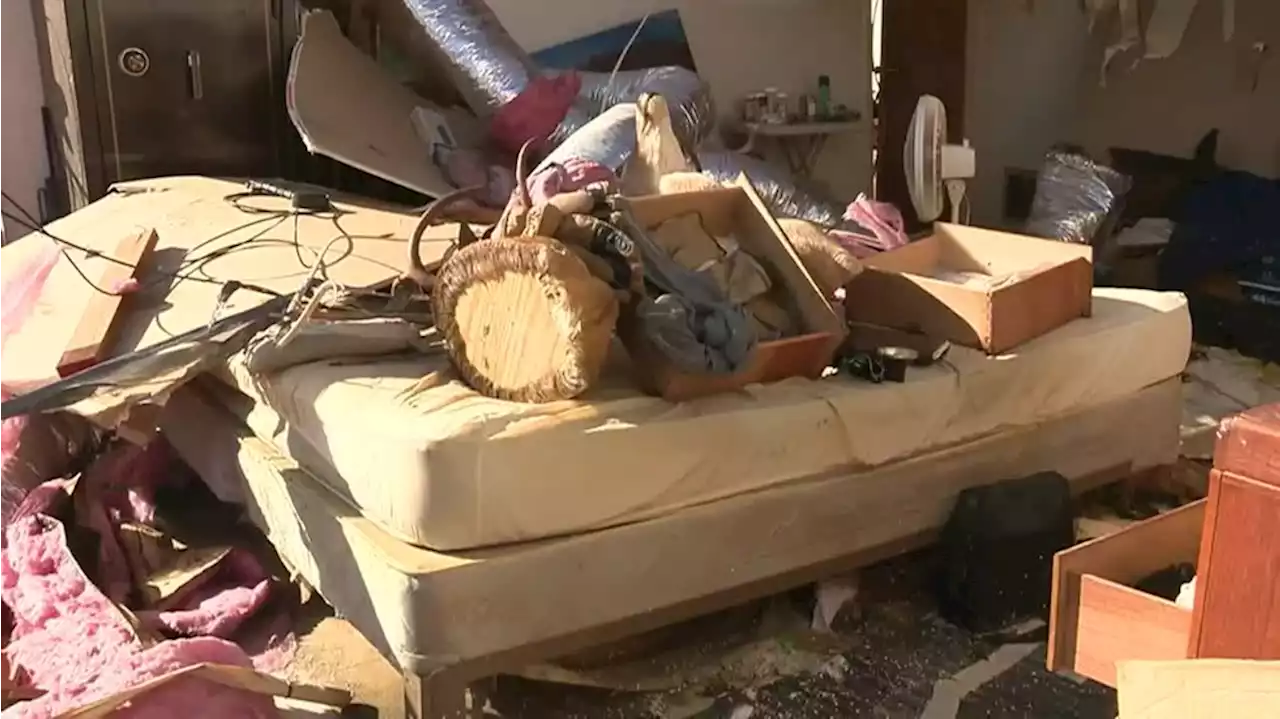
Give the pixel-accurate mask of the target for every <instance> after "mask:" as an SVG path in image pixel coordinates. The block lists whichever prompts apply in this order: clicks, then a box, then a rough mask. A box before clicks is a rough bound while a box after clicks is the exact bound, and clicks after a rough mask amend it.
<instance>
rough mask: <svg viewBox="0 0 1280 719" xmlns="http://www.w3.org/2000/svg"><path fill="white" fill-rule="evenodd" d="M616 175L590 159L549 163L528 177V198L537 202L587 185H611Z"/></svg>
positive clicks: (613, 183)
mask: <svg viewBox="0 0 1280 719" xmlns="http://www.w3.org/2000/svg"><path fill="white" fill-rule="evenodd" d="M617 181H618V176H617V175H615V174H613V170H610V169H609V168H607V167H605V166H604V165H601V164H600V163H598V162H593V161H591V160H583V159H579V158H573V159H570V160H568V161H567V162H565V163H564V164H559V165H550V166H548V167H547V168H546V169H544V170H542V171H541V172H539V173H537V174H535V175H533V176H532V177H530V178H529V199H531V200H533V203H534V204H535V205H536V204H539V203H542V202H546V201H547V200H549V199H551V198H552V197H555V196H556V195H559V194H560V193H562V192H576V191H578V190H581V189H583V188H585V187H587V186H588V185H594V184H596V183H604V184H606V185H608V186H610V187H613V186H614V185H615V184H616V183H617Z"/></svg>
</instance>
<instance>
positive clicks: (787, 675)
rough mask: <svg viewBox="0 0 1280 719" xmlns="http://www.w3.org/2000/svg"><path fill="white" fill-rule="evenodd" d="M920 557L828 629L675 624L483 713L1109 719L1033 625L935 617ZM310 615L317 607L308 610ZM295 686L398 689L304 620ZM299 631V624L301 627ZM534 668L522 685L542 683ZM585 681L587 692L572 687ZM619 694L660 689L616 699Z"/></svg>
mask: <svg viewBox="0 0 1280 719" xmlns="http://www.w3.org/2000/svg"><path fill="white" fill-rule="evenodd" d="M928 567H929V557H928V555H927V554H924V553H921V554H916V555H911V556H908V557H904V558H900V559H898V560H894V561H892V562H888V563H885V564H882V565H878V566H876V567H872V568H870V569H867V570H864V571H863V572H862V573H861V574H860V575H858V577H857V581H856V583H857V597H856V598H855V599H853V600H852V601H850V602H848V603H846V604H845V605H844V608H843V609H842V610H841V611H840V613H839V614H838V615H837V618H836V620H835V622H834V623H833V625H832V629H831V631H829V632H817V631H814V630H813V629H812V628H811V618H812V609H811V608H810V607H811V605H812V603H813V592H812V590H808V591H800V592H796V593H794V594H792V595H789V596H784V597H776V598H774V599H773V600H770V601H767V602H763V603H761V604H759V605H757V606H754V607H751V608H744V609H743V610H738V611H735V612H731V613H729V614H727V615H722V616H718V617H712V618H708V619H706V620H702V621H700V622H695V623H692V624H690V625H686V629H685V632H684V636H683V637H679V638H677V639H678V640H677V641H676V642H675V645H674V646H671V644H672V642H671V637H669V636H668V637H666V638H665V639H664V644H665V645H666V646H662V647H660V648H659V649H658V650H657V651H655V652H654V653H653V654H652V655H651V656H647V657H642V658H639V659H634V660H632V661H631V662H630V663H629V664H623V665H615V666H610V667H589V668H586V669H584V668H578V669H576V670H572V671H567V670H565V669H563V668H557V669H555V670H554V671H555V672H559V678H560V679H562V680H569V681H573V682H575V683H577V684H578V685H577V686H574V685H567V684H561V683H551V682H545V681H533V680H529V679H525V678H520V677H503V678H501V679H499V680H496V681H495V682H493V683H492V684H491V685H490V686H489V687H487V688H486V691H487V692H488V700H487V704H486V713H487V714H489V715H491V716H502V717H543V716H546V717H565V718H573V717H577V718H581V719H595V718H599V719H648V718H650V717H664V718H670V719H765V718H773V717H777V718H779V719H781V718H783V717H785V718H786V719H809V718H812V719H827V718H829V717H837V716H838V717H884V718H887V719H897V718H899V717H901V718H902V719H908V718H911V719H914V718H916V717H922V718H926V719H950V718H951V717H959V718H960V719H976V718H978V717H988V718H993V719H999V718H1002V717H1008V718H1009V719H1015V718H1016V719H1023V718H1025V717H1029V716H1035V717H1038V718H1040V717H1044V718H1047V719H1052V718H1054V717H1062V718H1063V719H1090V718H1091V717H1099V718H1100V719H1102V718H1105V719H1112V718H1113V717H1115V713H1116V703H1115V694H1114V692H1113V691H1111V690H1109V689H1107V688H1106V687H1103V686H1101V685H1098V684H1094V683H1092V682H1088V681H1085V680H1083V679H1073V678H1068V677H1064V676H1058V675H1054V674H1050V673H1049V672H1048V671H1047V670H1046V669H1045V668H1044V644H1043V640H1044V634H1045V630H1044V627H1043V624H1039V625H1038V626H1037V623H1035V622H1032V623H1031V624H1030V626H1029V631H1028V632H1027V633H1026V634H1024V636H1022V637H1019V638H1016V639H1012V640H1004V641H1001V640H997V639H992V638H982V637H976V636H974V635H972V634H970V633H968V632H966V631H964V630H962V629H960V628H957V627H955V626H953V625H951V624H948V623H947V622H945V621H943V620H942V619H940V618H939V617H938V616H937V614H936V613H935V611H934V609H933V604H932V601H931V599H930V593H929V590H928V588H927V581H926V580H927V577H928ZM311 606H313V607H317V609H315V610H313V611H314V612H315V613H316V614H319V613H323V612H324V608H323V606H322V605H319V604H313V605H311ZM312 619H313V620H314V619H318V621H311V624H312V626H310V627H307V628H305V632H306V633H305V635H304V636H303V637H302V639H301V642H300V648H299V652H298V657H297V661H296V663H295V666H294V676H293V677H292V678H293V679H295V680H305V681H309V682H313V683H321V684H331V685H339V686H347V687H349V688H350V689H351V690H352V692H353V694H354V696H355V699H356V701H357V702H358V703H360V704H362V705H364V706H363V707H362V708H360V709H359V710H358V711H357V712H356V713H355V714H354V715H357V716H370V717H372V716H379V717H399V716H400V712H401V711H402V705H401V698H400V682H399V678H398V676H397V675H396V673H395V671H394V670H393V669H392V667H391V666H390V665H389V664H388V663H387V662H386V661H385V660H383V659H382V658H381V657H380V656H378V655H377V654H376V653H375V652H374V650H373V648H372V647H371V646H369V645H368V644H367V643H366V642H365V641H364V640H363V639H362V638H361V637H360V636H359V635H358V634H357V633H356V632H355V630H354V629H353V628H352V627H351V626H350V625H349V624H347V623H346V622H344V621H342V620H340V619H336V618H333V617H329V616H324V617H318V616H314V615H313V617H312ZM309 621H310V620H309ZM549 671H552V670H550V669H548V668H546V667H541V668H537V667H535V668H530V670H529V671H528V673H529V674H531V675H534V676H545V675H547V674H548V672H549ZM583 684H594V685H595V686H582V685H583ZM621 686H646V687H655V688H660V690H656V691H648V692H633V691H622V690H619V689H618V688H617V687H621Z"/></svg>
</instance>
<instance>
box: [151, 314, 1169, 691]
mask: <svg viewBox="0 0 1280 719" xmlns="http://www.w3.org/2000/svg"><path fill="white" fill-rule="evenodd" d="M1189 333H1190V328H1189V326H1188V324H1187V318H1186V315H1185V310H1184V307H1183V301H1182V299H1181V298H1180V297H1179V296H1177V295H1170V294H1161V293H1151V292H1142V291H1136V292H1135V291H1114V290H1098V291H1097V292H1096V299H1095V306H1094V308H1093V313H1092V317H1090V318H1089V319H1083V320H1080V321H1077V322H1074V323H1071V324H1070V325H1067V326H1065V327H1063V328H1060V329H1059V330H1057V331H1055V332H1052V333H1049V334H1048V335H1045V336H1043V337H1041V338H1038V339H1037V340H1032V341H1030V342H1028V343H1026V344H1025V345H1023V346H1021V347H1019V348H1018V350H1017V352H1015V353H1012V354H1011V355H1010V356H1007V357H1004V358H998V359H997V358H988V357H986V355H985V354H984V353H981V352H977V351H972V350H968V349H964V348H956V349H955V350H953V353H952V354H951V355H949V356H948V362H947V363H946V364H945V365H944V364H941V363H940V364H939V365H935V366H933V367H928V368H922V369H920V370H919V371H918V372H917V373H915V374H914V375H913V376H912V381H910V382H907V383H904V384H898V385H871V384H865V383H858V382H850V381H848V380H846V379H843V378H838V377H835V378H828V379H826V380H822V381H817V382H814V381H811V380H805V379H798V378H797V379H791V380H786V381H782V382H777V383H774V384H769V385H753V386H751V387H749V388H746V389H745V390H744V391H742V392H738V393H733V394H724V395H715V396H711V397H705V398H702V399H698V400H693V401H689V402H682V403H676V404H672V403H669V402H666V401H663V400H661V399H658V398H652V397H646V396H643V395H641V394H639V393H638V392H637V391H636V390H635V389H634V388H633V387H632V386H631V385H630V383H629V382H627V380H626V377H625V373H624V372H622V371H621V370H618V371H616V372H613V373H608V372H607V373H606V375H605V376H604V381H603V382H602V384H601V385H600V386H599V387H597V388H596V390H594V392H593V394H591V395H589V396H588V397H587V398H585V399H584V400H580V401H571V402H561V403H556V404H553V405H525V404H515V403H510V402H502V401H499V400H494V399H490V398H487V397H483V396H481V395H479V394H477V393H475V392H474V391H472V390H470V389H469V388H467V387H466V386H465V385H464V384H462V383H461V382H459V381H457V380H456V379H455V378H453V377H452V375H451V374H450V372H449V369H448V364H447V360H446V358H444V357H441V356H434V357H433V356H423V357H406V358H400V359H390V358H388V359H385V360H380V361H364V360H362V361H353V362H317V363H313V364H310V365H303V366H299V367H294V368H292V369H289V370H286V371H284V372H281V373H278V374H275V375H269V376H265V377H257V378H255V377H251V376H249V375H248V373H246V372H244V371H243V369H242V368H239V367H238V366H237V363H236V362H235V361H233V362H231V363H230V366H229V367H228V371H226V372H225V373H222V375H221V376H220V378H219V379H220V381H219V382H216V383H215V382H211V381H207V380H201V381H200V382H199V383H198V386H187V387H184V388H182V389H180V390H179V391H178V392H177V393H176V394H175V395H174V397H173V398H172V399H171V401H170V403H169V405H168V406H167V408H166V412H165V418H164V421H163V425H164V429H165V432H166V434H167V436H168V437H169V438H170V441H171V442H172V443H173V444H174V445H175V447H176V448H177V449H178V451H179V452H180V453H181V454H182V455H183V457H184V458H185V459H187V461H188V462H189V463H190V464H191V465H192V466H193V467H194V468H195V469H196V471H197V472H198V473H199V474H201V476H203V477H204V478H205V479H206V480H207V481H208V482H209V483H210V484H211V485H213V486H215V488H218V490H217V491H219V493H220V494H225V495H232V494H237V493H238V494H239V495H240V496H241V497H243V498H244V500H245V501H246V503H247V504H248V506H249V508H250V512H251V514H252V515H253V516H254V518H255V521H256V522H257V523H259V524H260V525H261V526H262V527H263V528H264V530H265V531H266V532H267V534H268V536H269V537H270V539H271V540H272V542H273V543H274V544H275V546H276V547H277V549H278V550H279V551H280V552H281V554H282V555H283V556H284V557H285V559H286V561H288V562H289V563H290V564H291V565H292V566H294V567H295V568H296V569H297V570H298V571H299V572H300V573H301V574H302V575H303V576H304V577H306V579H307V580H308V581H309V582H311V583H313V585H314V586H315V587H316V588H317V589H318V591H319V592H320V593H321V594H322V595H323V596H325V597H326V599H328V600H329V601H330V602H331V603H332V604H333V605H334V606H335V607H336V608H337V609H338V611H339V612H341V613H342V614H343V615H344V616H346V617H349V618H350V619H351V621H352V622H353V623H354V624H355V625H356V626H357V628H359V629H360V631H361V632H362V633H363V634H364V635H365V636H366V637H368V638H369V639H370V640H371V641H372V642H373V643H374V644H375V645H376V646H378V647H379V648H380V650H381V651H382V652H383V653H384V654H386V655H387V656H389V657H391V658H392V659H393V660H394V661H395V662H396V664H397V665H398V666H399V667H401V669H402V670H403V671H404V672H405V675H406V680H407V686H408V690H409V693H410V696H409V699H410V706H411V707H413V708H414V711H415V712H416V714H415V715H416V716H438V715H442V714H443V713H444V712H446V711H451V710H453V709H454V708H456V707H457V706H458V705H457V704H456V702H459V701H461V696H462V688H463V686H464V685H465V684H467V683H468V682H472V681H475V680H477V679H480V678H482V677H485V676H489V675H492V674H494V673H499V672H502V671H508V670H513V669H515V668H518V667H520V666H523V665H524V664H526V663H528V662H532V661H537V660H542V659H545V658H548V657H554V656H559V655H562V654H566V653H570V652H572V651H574V650H577V649H580V648H584V647H588V646H593V645H598V644H601V643H605V642H608V641H610V640H612V639H616V638H620V637H623V636H626V635H629V634H634V633H639V632H642V631H645V630H648V629H651V628H655V627H658V626H662V625H665V624H667V623H670V622H673V621H677V620H679V619H682V618H687V617H692V616H696V615H698V614H702V613H706V612H710V611H714V610H716V609H719V608H723V607H727V606H731V605H734V604H737V603H740V602H742V601H745V600H747V599H749V598H752V597H758V596H764V595H767V594H770V593H774V592H776V591H779V590H781V589H784V588H786V587H791V586H797V585H800V584H804V583H806V582H809V581H813V580H815V579H817V578H819V577H822V576H826V575H829V574H831V573H834V572H837V571H839V570H840V569H842V568H848V567H853V566H858V565H861V564H864V563H868V562H871V561H875V560H876V559H878V558H883V557H886V556H890V555H892V554H896V553H898V552H901V551H905V550H906V549H908V548H910V547H914V546H919V545H920V544H921V543H923V542H924V541H927V538H928V537H929V536H930V535H931V533H932V532H933V531H935V530H936V529H937V528H938V527H939V526H940V525H941V524H942V522H943V521H944V520H945V518H946V516H947V514H948V513H949V511H950V507H951V504H952V502H953V501H954V499H955V496H956V494H957V493H958V492H959V491H960V490H961V489H963V488H965V487H969V486H974V485H978V484H983V483H987V482H990V481H992V480H994V479H999V478H1005V477H1011V476H1020V475H1026V474H1030V473H1032V472H1036V471H1043V470H1053V471H1058V472H1060V473H1061V474H1063V475H1064V476H1065V477H1067V478H1068V479H1069V480H1071V482H1072V484H1073V487H1074V489H1076V490H1081V489H1084V488H1086V487H1091V486H1096V485H1097V484H1099V483H1105V482H1109V481H1114V480H1116V479H1119V478H1120V477H1122V476H1126V475H1128V474H1130V473H1132V472H1135V471H1143V470H1146V469H1149V468H1153V467H1158V466H1161V465H1166V464H1170V463H1172V462H1173V461H1174V459H1175V457H1176V453H1177V441H1178V439H1177V416H1178V408H1179V406H1180V401H1181V385H1180V382H1179V381H1178V380H1177V374H1178V372H1180V371H1181V369H1182V364H1183V361H1182V359H1181V358H1182V357H1183V356H1184V355H1185V354H1186V352H1187V350H1188V348H1189ZM423 377H428V378H430V381H425V382H424V381H421V380H420V378H423ZM228 382H230V383H232V384H233V385H234V387H233V386H228V385H227V384H226V383H228ZM371 457H376V458H378V460H377V462H371V461H370V458H371Z"/></svg>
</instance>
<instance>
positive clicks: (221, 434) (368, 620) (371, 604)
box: [166, 378, 1182, 719]
mask: <svg viewBox="0 0 1280 719" xmlns="http://www.w3.org/2000/svg"><path fill="white" fill-rule="evenodd" d="M199 393H200V390H198V389H195V388H190V389H189V388H183V389H182V390H180V391H179V392H178V393H176V394H175V396H174V397H173V399H172V400H171V401H170V403H169V408H170V409H172V410H174V411H176V412H183V413H186V416H187V417H188V422H187V425H189V426H192V427H193V429H192V430H191V431H190V434H189V435H188V436H184V433H183V432H182V431H181V430H180V429H178V428H177V427H176V426H175V427H174V428H173V429H170V428H168V427H166V431H167V432H168V434H169V436H170V441H171V442H173V444H174V446H175V447H176V448H177V449H178V451H179V452H180V453H181V454H182V455H183V456H184V458H185V459H186V460H187V461H188V462H189V463H190V464H191V465H192V466H193V467H194V468H195V469H196V471H197V472H199V473H200V474H201V475H202V476H205V478H206V480H207V481H210V482H211V483H214V482H218V483H222V484H223V485H224V486H225V484H226V483H227V482H228V481H232V482H238V483H240V485H241V486H242V487H243V489H244V492H245V499H246V505H247V506H248V508H249V511H250V514H251V516H252V517H253V518H254V521H255V522H257V523H258V524H259V525H260V526H261V527H262V528H263V529H264V530H265V531H266V533H267V535H268V537H269V538H270V539H271V541H272V543H273V544H274V545H275V546H276V548H277V550H278V551H279V552H280V554H281V556H282V557H283V558H284V559H285V561H287V562H288V563H290V564H291V565H292V566H293V567H294V568H295V569H297V570H298V571H299V572H300V573H301V574H302V576H304V577H305V578H306V579H307V581H309V582H310V583H311V584H312V585H313V586H314V587H315V588H316V589H317V590H318V591H319V592H320V594H321V595H322V596H324V597H325V599H326V600H328V601H329V603H330V604H332V605H333V607H334V608H335V609H336V610H337V611H338V612H339V613H340V614H341V615H342V616H344V617H345V618H347V619H349V620H350V621H351V622H352V623H353V624H354V625H355V627H356V628H357V629H359V630H360V632H361V633H362V634H364V636H365V637H366V638H368V639H369V640H370V641H371V642H372V643H373V644H375V645H376V646H377V647H378V648H379V650H380V651H382V652H383V653H384V654H385V655H386V656H388V657H389V658H390V659H391V660H392V661H393V663H395V664H396V665H397V666H399V667H400V668H401V670H402V671H403V673H404V677H405V696H406V702H405V704H406V714H407V715H408V716H409V717H413V718H414V719H439V718H442V717H467V716H470V715H471V714H469V713H468V712H472V711H474V712H476V715H477V716H478V710H471V709H469V708H468V703H469V702H468V700H467V697H468V686H472V685H475V684H476V683H478V682H479V681H480V680H482V679H484V678H486V677H490V676H493V675H496V674H499V673H502V672H505V671H512V670H515V669H518V668H520V667H523V666H527V665H528V664H531V663H535V662H539V661H543V660H546V659H551V658H555V657H560V656H565V655H568V654H571V653H574V652H577V651H581V650H584V649H588V648H592V647H598V646H600V645H603V644H606V643H609V642H613V641H617V640H620V639H624V638H627V637H630V636H634V635H638V634H641V633H644V632H647V631H650V630H654V629H657V628H660V627H663V626H666V625H669V624H673V623H676V622H679V621H682V620H685V619H690V618H693V617H697V616H700V615H704V614H708V613H712V612H716V611H719V610H722V609H726V608H729V607H732V606H736V605H739V604H741V603H744V602H747V601H750V600H752V599H756V598H760V597H765V596H768V595H771V594H775V593H778V592H781V591H785V590H787V589H790V588H794V587H797V586H801V585H804V584H807V583H811V582H814V581H816V580H819V579H822V578H824V577H828V576H831V575H834V574H838V573H840V572H845V571H849V570H851V569H854V568H857V567H861V566H865V565H867V564H871V563H874V562H877V561H880V560H882V559H885V558H888V557H891V556H894V555H897V554H900V553H903V552H907V551H910V550H912V549H915V548H918V547H921V546H924V545H926V544H927V543H929V542H930V541H931V540H932V538H933V536H934V532H935V531H936V530H937V529H938V528H939V527H940V526H941V525H942V523H943V521H944V520H945V518H946V516H947V515H948V513H949V512H950V509H951V506H952V504H953V502H954V500H955V497H956V495H957V494H958V493H959V492H960V491H961V490H962V489H964V488H966V487H972V486H976V485H981V484H986V483H989V482H993V481H998V480H1001V479H1006V478H1011V477H1017V476H1024V475H1028V474H1032V473H1034V472H1038V471H1045V470H1054V471H1057V472H1060V473H1062V474H1063V475H1065V476H1067V477H1068V478H1069V479H1070V480H1071V481H1072V486H1073V489H1074V490H1076V491H1085V490H1088V489H1091V488H1094V487H1098V486H1101V485H1103V484H1107V483H1111V482H1114V481H1117V480H1120V479H1123V478H1125V477H1128V476H1131V475H1134V474H1137V473H1140V472H1144V471H1157V470H1159V469H1160V468H1162V467H1167V466H1170V465H1172V464H1173V463H1174V462H1175V461H1176V459H1177V456H1178V444H1179V420H1180V417H1181V406H1182V401H1181V400H1182V390H1181V382H1180V380H1179V379H1177V378H1174V379H1170V380H1167V381H1165V382H1162V383H1159V384H1157V385H1153V386H1151V387H1148V388H1146V389H1143V390H1141V391H1138V392H1136V393H1134V394H1132V395H1129V396H1127V397H1125V398H1122V399H1119V400H1116V401H1113V402H1110V403H1108V404H1104V405H1100V406H1096V407H1092V408H1089V409H1085V410H1081V411H1078V412H1075V413H1071V414H1069V415H1065V416H1060V417H1056V418H1053V419H1049V420H1046V421H1044V422H1042V423H1040V424H1038V425H1035V426H1029V427H1020V428H1015V429H1010V430H1008V431H1005V432H1000V433H997V434H994V435H990V436H987V437H984V438H980V439H977V440H973V441H968V442H964V443H961V444H958V445H956V446H952V447H948V448H943V449H938V450H934V451H931V452H929V453H927V454H924V455H921V456H917V457H914V458H912V459H908V460H904V461H899V462H894V463H892V464H889V465H886V466H882V467H877V468H873V469H864V470H861V471H856V472H845V473H839V474H832V475H828V476H818V477H810V478H805V479H797V480H795V481H792V482H789V483H786V484H783V485H779V486H774V487H771V488H768V489H765V490H761V491H757V492H753V493H749V494H744V495H740V496H736V497H732V498H729V499H724V500H720V501H716V502H712V503H709V504H705V505H701V506H696V507H691V508H688V509H684V510H681V511H678V512H675V513H673V514H670V515H667V516H664V517H660V518H657V519H653V520H649V521H645V522H639V523H635V524H629V525H624V526H620V527H616V528H612V529H607V530H602V531H598V532H592V533H588V534H582V535H575V536H570V537H564V538H559V539H551V540H544V541H538V542H532V543H528V544H521V545H515V546H510V547H503V548H498V549H491V550H484V551H478V552H472V553H458V554H448V555H446V554H440V553H436V552H432V551H430V550H425V549H421V548H417V547H411V546H410V545H407V544H404V543H402V542H399V541H397V540H395V539H393V538H391V537H390V536H388V535H386V534H385V533H384V532H382V531H380V530H378V529H377V528H376V527H375V526H374V525H373V523H372V522H370V521H368V520H366V519H364V518H363V517H361V516H360V515H359V514H358V513H357V512H356V510H355V509H353V508H352V507H350V506H349V505H346V504H344V503H343V502H342V500H340V499H339V498H338V497H337V496H336V495H333V494H332V493H330V492H328V491H327V490H325V489H323V488H322V487H321V486H320V484H319V483H318V482H317V481H316V480H314V479H312V478H310V476H309V475H307V474H306V473H305V472H303V471H302V470H301V469H299V468H298V467H297V466H296V465H295V464H293V462H292V461H291V460H289V459H288V458H287V457H285V456H283V455H282V454H280V453H279V451H278V450H276V449H275V448H274V447H273V446H272V445H270V444H268V443H266V442H263V441H262V440H259V439H257V438H256V437H254V436H253V435H252V434H251V433H250V432H249V431H248V429H247V428H245V427H243V426H242V425H240V424H239V423H238V421H237V420H235V419H234V417H232V416H231V415H230V413H229V412H227V411H226V410H224V409H222V408H221V407H217V406H215V405H214V404H213V400H211V399H209V398H208V397H207V396H204V395H200V394H199ZM195 405H200V406H195ZM199 411H203V412H210V411H212V412H218V413H220V414H221V418H220V419H218V418H213V419H214V422H212V424H216V425H218V427H219V428H218V429H217V430H216V431H214V430H211V429H210V427H211V423H210V422H200V421H190V414H191V413H192V412H199ZM475 703H476V704H478V702H475Z"/></svg>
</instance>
